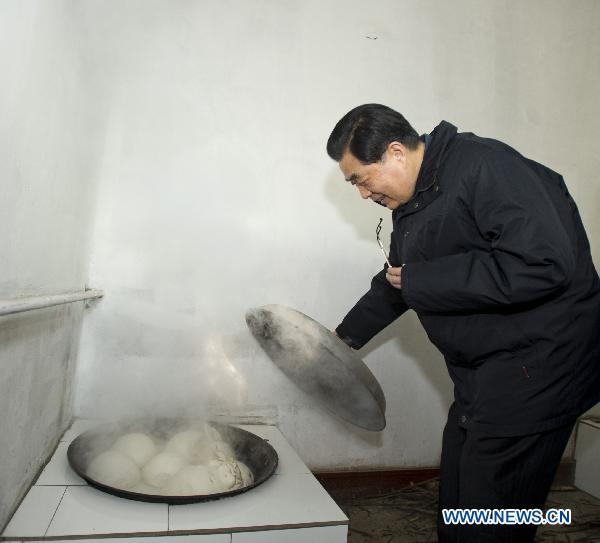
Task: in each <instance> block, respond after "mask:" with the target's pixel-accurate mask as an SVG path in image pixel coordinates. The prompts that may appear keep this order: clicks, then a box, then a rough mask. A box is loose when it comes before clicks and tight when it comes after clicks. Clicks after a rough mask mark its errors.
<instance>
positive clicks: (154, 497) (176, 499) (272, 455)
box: [67, 417, 279, 505]
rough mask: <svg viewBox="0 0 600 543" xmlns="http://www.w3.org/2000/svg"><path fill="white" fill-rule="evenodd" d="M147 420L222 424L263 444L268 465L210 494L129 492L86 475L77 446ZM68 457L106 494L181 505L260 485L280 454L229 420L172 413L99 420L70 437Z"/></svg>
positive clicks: (261, 445) (80, 473)
mask: <svg viewBox="0 0 600 543" xmlns="http://www.w3.org/2000/svg"><path fill="white" fill-rule="evenodd" d="M149 421H152V422H154V423H157V422H158V421H173V423H174V424H180V423H181V422H184V421H187V422H189V423H190V424H192V423H198V422H206V423H208V424H210V425H211V426H214V427H215V428H216V429H217V430H219V429H220V428H225V429H227V432H233V433H234V434H237V435H239V436H242V437H244V438H245V439H246V440H247V441H249V442H254V443H255V444H257V445H258V446H260V447H262V448H263V451H262V452H263V453H264V454H266V455H267V458H268V461H269V465H268V466H267V468H266V470H265V472H264V473H263V474H262V475H261V476H260V477H259V478H257V477H256V476H255V470H254V469H252V468H251V469H252V475H253V476H254V481H253V482H252V484H250V485H246V486H243V487H241V488H236V489H234V490H229V491H226V492H216V493H213V494H193V495H190V494H188V495H184V496H183V495H176V496H166V495H163V494H146V493H142V492H132V491H131V490H125V489H121V488H117V487H114V486H110V485H106V484H104V483H102V482H100V481H97V480H96V479H93V478H92V477H90V476H89V475H87V474H86V473H85V470H84V467H83V459H82V458H81V456H82V455H81V454H79V451H78V448H79V447H83V446H84V445H85V442H86V441H89V440H91V439H93V438H94V437H98V436H100V435H102V433H103V431H104V432H107V431H108V430H109V429H110V428H114V427H115V425H124V426H125V427H126V426H132V425H137V424H142V425H143V424H144V423H148V422H149ZM67 459H68V462H69V466H70V467H71V469H72V470H73V471H74V472H75V473H77V475H78V476H79V477H81V478H82V479H84V480H85V481H86V482H87V483H88V484H89V485H90V486H92V487H94V488H97V489H98V490H101V491H103V492H106V493H107V494H112V495H113V496H117V497H120V498H126V499H130V500H135V501H144V502H152V503H168V504H170V505H183V504H190V503H199V502H205V501H213V500H219V499H222V498H227V497H230V496H235V495H238V494H243V493H245V492H248V491H249V490H252V489H253V488H255V487H257V486H259V485H261V484H262V483H264V482H265V481H266V480H267V479H269V478H270V477H271V476H272V475H273V474H274V473H275V470H276V469H277V466H278V464H279V456H278V454H277V451H276V450H275V448H274V447H273V445H271V444H270V443H269V442H268V440H266V439H263V438H261V437H260V436H258V435H256V434H253V433H252V432H249V431H248V430H244V429H242V428H238V427H236V426H233V425H232V424H225V423H220V422H215V421H209V420H206V421H205V420H204V419H193V418H175V417H173V418H169V417H159V418H154V419H148V418H145V419H131V420H127V421H120V422H105V423H100V424H99V425H98V426H96V427H94V428H91V429H89V430H86V431H85V432H82V433H81V434H79V435H78V436H77V437H76V438H75V439H73V441H71V443H69V447H68V449H67ZM242 460H243V459H242ZM248 467H249V468H250V466H248Z"/></svg>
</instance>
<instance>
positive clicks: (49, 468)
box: [35, 443, 87, 486]
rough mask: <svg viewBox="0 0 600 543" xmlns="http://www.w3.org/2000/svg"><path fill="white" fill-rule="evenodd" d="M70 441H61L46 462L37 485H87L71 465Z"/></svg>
mask: <svg viewBox="0 0 600 543" xmlns="http://www.w3.org/2000/svg"><path fill="white" fill-rule="evenodd" d="M68 448H69V444H68V443H59V444H58V447H57V448H56V452H55V453H54V455H53V456H52V458H51V459H50V462H48V464H46V467H45V468H44V470H43V471H42V474H41V475H40V476H39V478H38V480H37V481H36V482H35V484H36V486H56V485H62V486H67V485H86V484H87V483H86V482H85V481H84V480H83V479H82V478H81V477H79V475H77V474H76V473H75V472H74V471H73V470H72V469H71V466H70V465H69V461H68V459H67V449H68Z"/></svg>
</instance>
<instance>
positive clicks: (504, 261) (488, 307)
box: [327, 104, 600, 543]
mask: <svg viewBox="0 0 600 543" xmlns="http://www.w3.org/2000/svg"><path fill="white" fill-rule="evenodd" d="M327 152H328V154H329V155H330V156H331V157H332V158H333V159H334V160H336V161H337V162H339V166H340V169H341V170H342V172H343V174H344V177H345V178H346V180H347V181H348V182H350V183H351V184H352V185H354V186H356V187H357V188H358V191H359V193H360V195H361V196H362V197H363V198H364V199H371V200H373V201H374V202H376V203H378V204H380V205H382V206H385V207H387V208H388V209H391V210H392V219H393V234H392V240H391V246H390V256H389V261H390V263H391V266H390V267H388V266H387V265H386V266H385V267H384V269H383V271H381V272H380V273H378V274H377V275H376V276H375V277H374V278H373V281H372V283H371V289H370V290H369V291H368V292H367V293H366V294H365V295H364V296H363V297H362V298H361V299H360V300H359V301H358V303H357V304H356V305H355V306H354V307H353V308H352V309H351V310H350V312H349V313H348V314H347V315H346V317H345V318H344V319H343V321H342V323H341V324H340V326H339V327H338V328H337V329H336V333H337V335H338V336H339V337H340V338H342V339H343V340H344V341H345V342H346V343H348V344H349V345H350V346H351V347H353V348H360V347H362V346H363V345H364V344H365V343H366V342H368V341H369V340H370V339H371V338H372V337H373V336H374V335H375V334H377V333H378V332H379V331H380V330H382V329H383V328H384V327H385V326H387V325H388V324H389V323H391V322H392V321H393V320H395V319H396V318H398V317H399V316H400V315H402V314H403V313H404V312H405V311H407V310H408V309H413V310H414V311H415V312H416V313H417V315H418V317H419V319H420V321H421V323H422V325H423V327H424V328H425V331H426V332H427V335H428V336H429V339H430V340H431V341H432V342H433V343H434V344H435V345H436V347H437V348H438V349H439V350H440V351H441V353H442V354H443V355H444V358H445V361H446V365H447V368H448V371H449V373H450V377H451V378H452V380H453V382H454V403H453V404H452V406H451V407H450V411H449V414H448V420H447V423H446V427H445V429H444V435H443V444H442V458H441V467H440V496H439V510H440V515H439V516H438V535H439V541H441V542H450V541H452V542H455V541H460V542H467V541H469V542H471V541H473V542H478V543H479V542H483V541H486V542H487V541H533V537H534V534H535V526H532V525H521V526H510V525H500V526H476V525H459V526H454V525H450V524H448V525H447V524H445V523H444V522H443V519H442V517H441V510H442V509H444V508H486V509H499V508H505V509H508V508H542V507H543V505H544V502H545V500H546V497H547V494H548V491H549V488H550V484H551V482H552V479H553V476H554V474H555V472H556V468H557V466H558V464H559V462H560V458H561V456H562V453H563V451H564V448H565V446H566V443H567V441H568V438H569V436H570V434H571V430H572V428H573V425H574V423H575V419H576V418H577V417H578V416H579V415H580V414H582V413H583V412H584V411H586V410H587V409H589V408H590V407H592V406H593V405H594V404H596V403H597V402H598V401H599V400H600V281H599V279H598V274H597V273H596V270H595V268H594V265H593V263H592V259H591V256H590V248H589V243H588V240H587V237H586V234H585V231H584V227H583V224H582V223H581V219H580V217H579V213H578V211H577V207H576V205H575V202H574V201H573V199H572V198H571V196H570V195H569V192H568V190H567V188H566V186H565V184H564V182H563V179H562V177H561V176H560V175H558V174H557V173H555V172H553V171H552V170H550V169H549V168H546V167H545V166H542V165H541V164H538V163H536V162H534V161H533V160H530V159H527V158H525V157H523V156H522V155H520V154H519V153H518V152H517V151H515V150H514V149H512V148H511V147H509V146H508V145H506V144H504V143H501V142H499V141H496V140H492V139H487V138H481V137H478V136H476V135H474V134H471V133H457V129H456V127H454V126H453V125H451V124H450V123H447V122H445V121H443V122H442V123H441V124H439V126H437V127H436V128H435V130H434V131H433V132H432V133H431V134H426V135H424V136H422V137H419V136H418V134H417V133H416V132H415V130H414V129H413V128H412V127H411V126H410V124H409V123H408V122H407V121H406V119H405V118H404V117H403V116H402V115H401V114H400V113H398V112H396V111H394V110H392V109H390V108H388V107H385V106H382V105H378V104H366V105H363V106H359V107H357V108H355V109H353V110H352V111H350V112H349V113H347V114H346V115H345V116H344V117H343V118H342V119H341V120H340V121H339V122H338V123H337V125H336V127H335V128H334V130H333V132H332V133H331V136H330V137H329V141H328V143H327Z"/></svg>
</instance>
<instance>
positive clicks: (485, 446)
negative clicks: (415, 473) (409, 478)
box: [438, 405, 575, 543]
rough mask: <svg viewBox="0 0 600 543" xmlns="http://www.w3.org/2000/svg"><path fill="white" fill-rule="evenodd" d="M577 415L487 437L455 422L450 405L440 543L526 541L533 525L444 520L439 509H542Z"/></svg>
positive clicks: (530, 538) (442, 478)
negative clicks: (548, 426)
mask: <svg viewBox="0 0 600 543" xmlns="http://www.w3.org/2000/svg"><path fill="white" fill-rule="evenodd" d="M574 424H575V421H573V422H571V423H569V424H566V425H565V426H561V427H560V428H557V429H555V430H550V431H548V432H542V433H537V434H529V435H525V436H518V437H489V436H487V437H486V436H482V435H481V434H478V433H476V432H474V431H470V430H465V429H464V428H461V427H460V426H459V425H458V421H457V416H456V414H455V411H454V405H453V406H452V407H451V408H450V412H449V414H448V422H447V423H446V427H445V429H444V438H443V443H442V461H441V466H440V496H439V514H438V538H439V542H440V543H459V542H460V543H471V542H473V543H475V542H476V543H488V542H489V543H492V542H494V543H496V542H498V543H499V542H502V543H504V542H511V543H529V542H531V541H533V538H534V536H535V532H536V528H537V526H535V525H532V524H529V525H527V524H522V525H490V526H485V525H475V524H473V525H469V524H462V525H452V524H444V522H443V518H442V516H441V511H442V509H450V508H465V509H471V508H484V509H533V508H537V509H543V506H544V503H545V501H546V497H547V496H548V492H549V490H550V485H551V484H552V480H553V478H554V475H555V473H556V469H557V468H558V464H559V463H560V459H561V457H562V454H563V452H564V450H565V447H566V445H567V442H568V440H569V436H570V435H571V431H572V430H573V426H574Z"/></svg>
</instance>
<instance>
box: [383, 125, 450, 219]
mask: <svg viewBox="0 0 600 543" xmlns="http://www.w3.org/2000/svg"><path fill="white" fill-rule="evenodd" d="M456 132H457V128H456V126H454V125H453V124H450V123H449V122H447V121H442V122H441V123H440V124H439V125H437V126H436V127H435V128H434V130H433V132H432V133H431V134H430V138H428V139H429V141H428V144H427V148H426V149H425V155H424V156H423V163H422V164H421V169H420V170H419V175H418V177H417V182H416V185H415V193H414V194H413V197H412V198H411V199H410V200H409V201H408V202H406V203H405V204H404V205H402V206H400V207H398V208H396V209H395V210H394V212H393V213H392V216H394V217H396V216H405V215H409V214H411V213H416V212H417V211H420V210H421V209H423V208H424V207H426V206H427V205H428V204H429V203H431V202H432V201H433V200H435V199H436V198H437V197H438V196H439V195H440V193H441V189H440V186H439V183H438V177H437V171H438V169H439V167H440V164H441V163H442V159H443V157H444V155H445V153H446V150H447V149H448V146H449V145H450V143H451V142H452V140H453V139H454V136H456Z"/></svg>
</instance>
